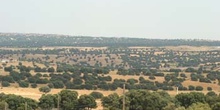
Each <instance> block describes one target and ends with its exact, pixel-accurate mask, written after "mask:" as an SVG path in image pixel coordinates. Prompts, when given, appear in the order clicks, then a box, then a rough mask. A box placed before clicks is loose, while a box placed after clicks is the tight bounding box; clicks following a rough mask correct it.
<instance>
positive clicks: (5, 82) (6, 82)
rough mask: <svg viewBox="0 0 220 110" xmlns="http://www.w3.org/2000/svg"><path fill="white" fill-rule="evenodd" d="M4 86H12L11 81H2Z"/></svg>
mask: <svg viewBox="0 0 220 110" xmlns="http://www.w3.org/2000/svg"><path fill="white" fill-rule="evenodd" d="M2 86H3V87H8V86H10V83H9V82H8V81H2Z"/></svg>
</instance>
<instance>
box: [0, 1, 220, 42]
mask: <svg viewBox="0 0 220 110" xmlns="http://www.w3.org/2000/svg"><path fill="white" fill-rule="evenodd" d="M219 4H220V0H0V32H13V33H42V34H65V35H76V36H94V37H96V36H102V37H138V38H160V39H210V40H220V6H219Z"/></svg>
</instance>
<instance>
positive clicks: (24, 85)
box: [18, 81, 29, 88]
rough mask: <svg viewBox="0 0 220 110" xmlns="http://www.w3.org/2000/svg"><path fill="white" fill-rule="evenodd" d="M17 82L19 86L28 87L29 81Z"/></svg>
mask: <svg viewBox="0 0 220 110" xmlns="http://www.w3.org/2000/svg"><path fill="white" fill-rule="evenodd" d="M18 84H19V86H20V87H26V88H27V87H29V83H28V82H25V81H19V82H18Z"/></svg>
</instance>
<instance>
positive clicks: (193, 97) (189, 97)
mask: <svg viewBox="0 0 220 110" xmlns="http://www.w3.org/2000/svg"><path fill="white" fill-rule="evenodd" d="M175 99H176V100H177V103H179V104H180V106H184V107H185V108H187V107H189V106H190V105H192V104H193V103H197V102H201V103H205V102H206V101H205V95H204V94H203V93H199V92H191V93H180V94H178V95H176V96H175Z"/></svg>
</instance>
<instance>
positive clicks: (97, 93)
mask: <svg viewBox="0 0 220 110" xmlns="http://www.w3.org/2000/svg"><path fill="white" fill-rule="evenodd" d="M90 95H91V96H93V97H94V98H95V99H101V98H102V97H103V94H102V93H100V92H92V93H90Z"/></svg>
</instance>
